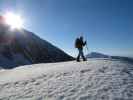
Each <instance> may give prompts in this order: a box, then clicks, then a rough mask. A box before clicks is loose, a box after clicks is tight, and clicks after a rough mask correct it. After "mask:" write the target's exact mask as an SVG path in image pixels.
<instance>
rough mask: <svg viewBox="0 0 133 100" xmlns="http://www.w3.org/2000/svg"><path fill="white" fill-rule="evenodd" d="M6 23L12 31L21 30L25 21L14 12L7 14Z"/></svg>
mask: <svg viewBox="0 0 133 100" xmlns="http://www.w3.org/2000/svg"><path fill="white" fill-rule="evenodd" d="M4 17H5V22H6V24H7V25H9V26H10V27H11V28H12V29H21V28H22V26H23V19H22V18H21V16H20V15H17V14H14V13H12V12H7V13H6V14H5V15H4Z"/></svg>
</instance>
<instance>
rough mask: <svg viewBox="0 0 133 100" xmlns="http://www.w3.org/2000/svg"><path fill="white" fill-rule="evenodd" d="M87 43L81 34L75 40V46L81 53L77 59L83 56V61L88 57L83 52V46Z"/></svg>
mask: <svg viewBox="0 0 133 100" xmlns="http://www.w3.org/2000/svg"><path fill="white" fill-rule="evenodd" d="M85 45H86V41H83V36H80V38H77V39H76V41H75V47H76V48H77V49H78V51H79V54H78V56H77V59H76V60H77V61H78V62H79V61H80V56H81V57H82V58H83V61H86V58H85V56H84V53H83V47H84V46H85Z"/></svg>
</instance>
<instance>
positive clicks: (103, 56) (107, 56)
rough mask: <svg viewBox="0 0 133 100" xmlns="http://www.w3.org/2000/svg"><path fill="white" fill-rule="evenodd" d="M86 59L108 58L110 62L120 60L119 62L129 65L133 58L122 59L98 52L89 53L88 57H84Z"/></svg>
mask: <svg viewBox="0 0 133 100" xmlns="http://www.w3.org/2000/svg"><path fill="white" fill-rule="evenodd" d="M86 57H87V58H110V59H112V60H121V61H127V62H129V63H133V58H130V57H122V56H110V55H105V54H102V53H98V52H91V53H89V54H88V55H86Z"/></svg>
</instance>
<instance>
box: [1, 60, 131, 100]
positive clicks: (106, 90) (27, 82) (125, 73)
mask: <svg viewBox="0 0 133 100" xmlns="http://www.w3.org/2000/svg"><path fill="white" fill-rule="evenodd" d="M0 100H133V64H131V63H127V62H123V61H119V60H113V59H89V60H88V61H87V62H79V63H77V62H75V61H71V62H62V63H48V64H35V65H29V66H28V65H26V66H22V67H17V68H14V69H10V70H0Z"/></svg>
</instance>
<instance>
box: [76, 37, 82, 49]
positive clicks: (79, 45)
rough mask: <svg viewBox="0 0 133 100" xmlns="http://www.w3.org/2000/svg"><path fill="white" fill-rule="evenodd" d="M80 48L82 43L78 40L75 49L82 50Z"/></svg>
mask: <svg viewBox="0 0 133 100" xmlns="http://www.w3.org/2000/svg"><path fill="white" fill-rule="evenodd" d="M80 47H81V42H80V39H79V38H77V39H76V41H75V48H80Z"/></svg>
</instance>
